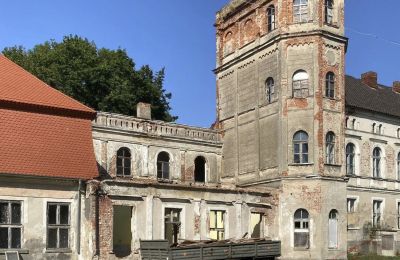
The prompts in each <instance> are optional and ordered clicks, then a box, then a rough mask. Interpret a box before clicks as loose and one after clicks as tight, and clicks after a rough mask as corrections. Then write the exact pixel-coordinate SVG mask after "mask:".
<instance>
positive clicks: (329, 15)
mask: <svg viewBox="0 0 400 260" xmlns="http://www.w3.org/2000/svg"><path fill="white" fill-rule="evenodd" d="M325 23H327V24H332V23H333V0H325Z"/></svg>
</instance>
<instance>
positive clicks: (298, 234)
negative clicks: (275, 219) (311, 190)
mask: <svg viewBox="0 0 400 260" xmlns="http://www.w3.org/2000/svg"><path fill="white" fill-rule="evenodd" d="M309 221H310V220H309V215H308V211H307V210H305V209H298V210H296V212H295V213H294V247H302V248H309V241H310V227H309Z"/></svg>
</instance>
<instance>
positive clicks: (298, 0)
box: [293, 0, 308, 23]
mask: <svg viewBox="0 0 400 260" xmlns="http://www.w3.org/2000/svg"><path fill="white" fill-rule="evenodd" d="M293 22H295V23H306V22H308V0H294V1H293Z"/></svg>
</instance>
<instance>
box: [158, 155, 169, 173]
mask: <svg viewBox="0 0 400 260" xmlns="http://www.w3.org/2000/svg"><path fill="white" fill-rule="evenodd" d="M157 178H158V179H166V180H168V179H169V154H168V153H167V152H161V153H159V154H158V156H157Z"/></svg>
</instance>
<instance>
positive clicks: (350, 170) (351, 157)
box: [346, 143, 356, 175]
mask: <svg viewBox="0 0 400 260" xmlns="http://www.w3.org/2000/svg"><path fill="white" fill-rule="evenodd" d="M355 151H356V149H355V146H354V144H352V143H349V144H347V146H346V173H347V175H355V158H356V152H355Z"/></svg>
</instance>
